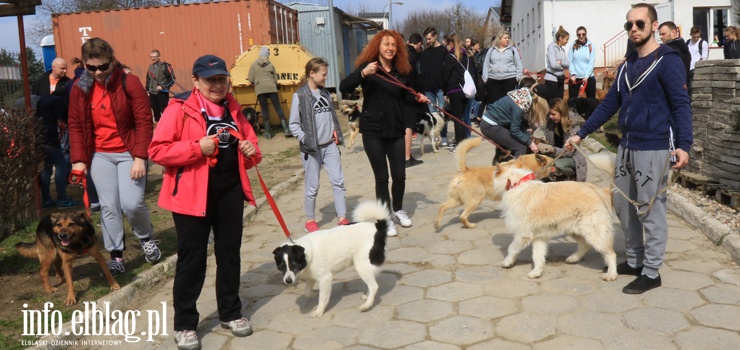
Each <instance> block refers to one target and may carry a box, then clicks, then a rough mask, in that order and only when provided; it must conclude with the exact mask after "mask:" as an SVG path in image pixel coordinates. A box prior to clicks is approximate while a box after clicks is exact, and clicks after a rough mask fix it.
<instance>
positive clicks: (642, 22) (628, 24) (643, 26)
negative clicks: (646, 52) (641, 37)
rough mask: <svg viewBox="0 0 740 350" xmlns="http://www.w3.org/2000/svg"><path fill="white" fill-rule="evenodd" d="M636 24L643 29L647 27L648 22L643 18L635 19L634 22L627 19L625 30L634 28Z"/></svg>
mask: <svg viewBox="0 0 740 350" xmlns="http://www.w3.org/2000/svg"><path fill="white" fill-rule="evenodd" d="M634 24H636V25H637V29H639V30H643V29H645V24H647V23H645V21H643V20H637V21H634V22H632V21H627V22H624V30H626V31H628V32H629V31H630V30H631V29H632V25H634Z"/></svg>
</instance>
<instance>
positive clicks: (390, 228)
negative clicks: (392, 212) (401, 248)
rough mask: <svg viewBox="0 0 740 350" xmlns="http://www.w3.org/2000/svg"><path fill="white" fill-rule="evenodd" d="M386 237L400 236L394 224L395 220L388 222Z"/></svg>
mask: <svg viewBox="0 0 740 350" xmlns="http://www.w3.org/2000/svg"><path fill="white" fill-rule="evenodd" d="M385 235H386V236H388V237H396V236H398V232H396V224H395V223H394V222H393V220H388V229H386V231H385Z"/></svg>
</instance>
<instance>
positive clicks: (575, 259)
mask: <svg viewBox="0 0 740 350" xmlns="http://www.w3.org/2000/svg"><path fill="white" fill-rule="evenodd" d="M579 261H581V258H579V257H578V256H576V255H575V254H573V255H571V256H569V257H567V258H566V259H565V263H566V264H575V263H577V262H579Z"/></svg>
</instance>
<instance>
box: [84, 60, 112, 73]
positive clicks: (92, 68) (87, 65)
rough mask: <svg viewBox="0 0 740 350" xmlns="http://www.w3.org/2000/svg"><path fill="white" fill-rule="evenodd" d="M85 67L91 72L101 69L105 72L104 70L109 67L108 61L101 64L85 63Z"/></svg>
mask: <svg viewBox="0 0 740 350" xmlns="http://www.w3.org/2000/svg"><path fill="white" fill-rule="evenodd" d="M85 68H87V70H89V71H91V72H93V73H95V72H97V71H98V70H99V71H101V72H105V71H107V70H108V68H110V62H108V63H103V64H101V65H99V66H93V65H92V64H86V65H85Z"/></svg>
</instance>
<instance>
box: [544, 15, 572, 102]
mask: <svg viewBox="0 0 740 350" xmlns="http://www.w3.org/2000/svg"><path fill="white" fill-rule="evenodd" d="M568 39H570V34H569V33H568V32H567V31H566V30H565V29H563V26H560V28H558V31H557V32H556V33H555V41H554V42H551V43H550V46H548V47H547V59H546V62H547V73H546V74H545V85H546V86H547V91H548V92H549V96H548V97H547V100H548V101H551V100H553V99H555V98H563V92H564V90H565V70H566V69H568V67H570V60H569V59H568V53H567V52H566V51H565V48H564V47H565V44H567V43H568Z"/></svg>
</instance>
